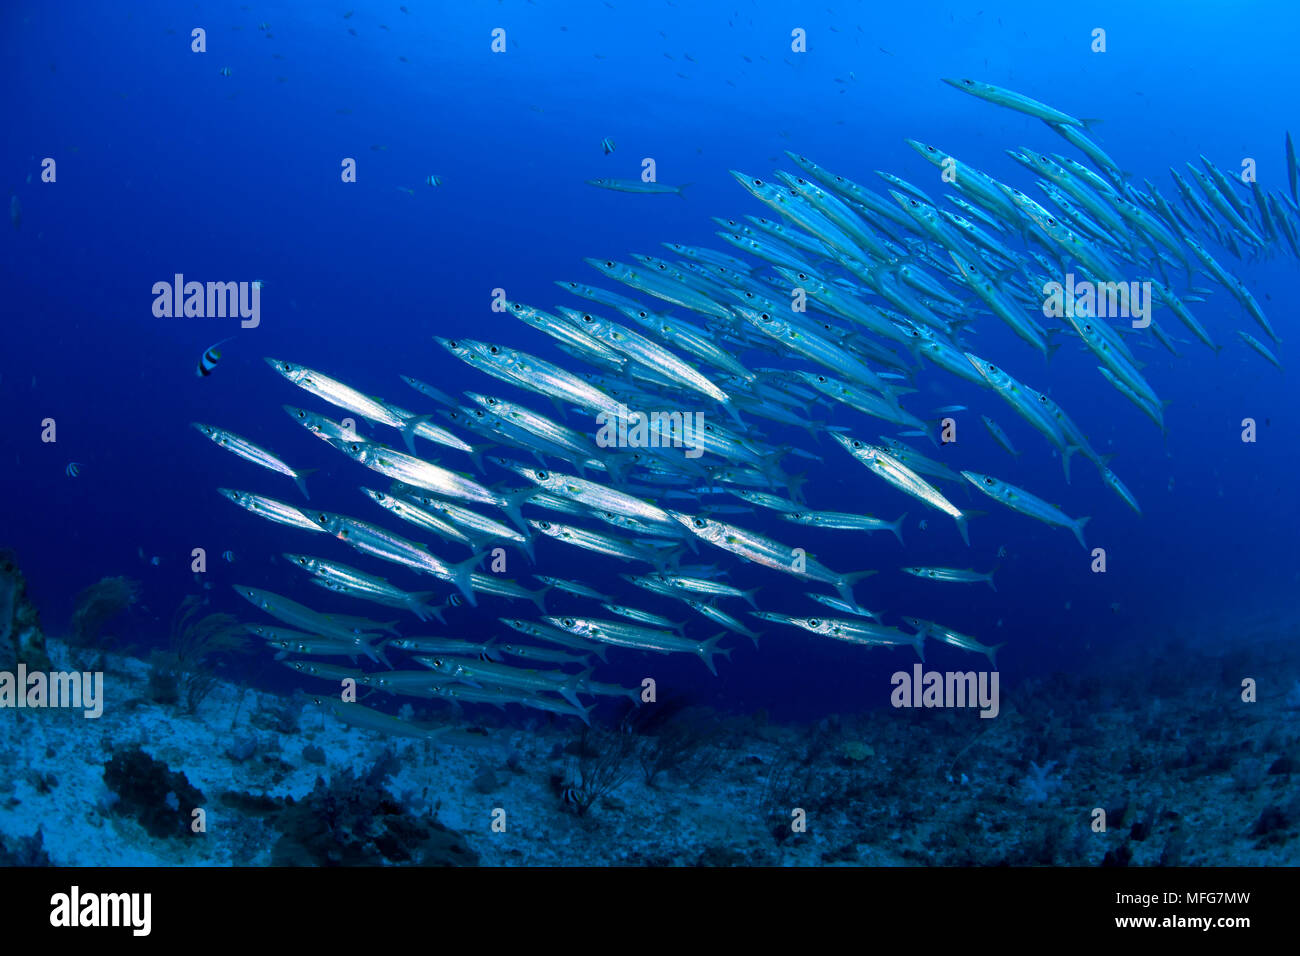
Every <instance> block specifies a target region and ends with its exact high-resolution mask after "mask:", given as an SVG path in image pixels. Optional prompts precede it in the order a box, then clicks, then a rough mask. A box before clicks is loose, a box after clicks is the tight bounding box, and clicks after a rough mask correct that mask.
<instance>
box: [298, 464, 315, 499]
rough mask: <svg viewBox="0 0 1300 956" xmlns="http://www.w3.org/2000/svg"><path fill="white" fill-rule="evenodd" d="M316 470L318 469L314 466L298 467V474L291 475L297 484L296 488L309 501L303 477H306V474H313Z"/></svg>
mask: <svg viewBox="0 0 1300 956" xmlns="http://www.w3.org/2000/svg"><path fill="white" fill-rule="evenodd" d="M317 471H318V469H316V468H300V469H298V474H296V475H294V476H293V483H294V484H295V485H297V486H298V490H299V491H301V492H302V496H303V498H305V499H306V500H308V501H311V495H309V494H307V482H306V481H305V480H304V479H306V477H307V476H308V475H314V474H315V473H316V472H317Z"/></svg>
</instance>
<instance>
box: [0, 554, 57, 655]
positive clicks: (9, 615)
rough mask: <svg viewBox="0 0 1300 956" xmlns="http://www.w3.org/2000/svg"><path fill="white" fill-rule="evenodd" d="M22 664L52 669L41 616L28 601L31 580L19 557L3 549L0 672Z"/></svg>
mask: <svg viewBox="0 0 1300 956" xmlns="http://www.w3.org/2000/svg"><path fill="white" fill-rule="evenodd" d="M20 661H21V662H22V663H24V664H26V665H27V666H28V667H29V668H31V669H33V670H48V669H49V666H50V659H49V656H48V655H47V654H46V653H45V633H44V631H42V630H41V618H40V614H39V613H38V612H37V610H36V606H35V605H34V604H32V602H31V601H29V600H28V599H27V580H26V579H25V578H24V577H23V572H22V571H21V570H19V568H18V557H17V555H15V554H14V553H13V552H12V551H10V550H8V549H5V548H0V669H6V670H7V669H11V668H12V667H14V666H15V665H16V664H17V663H18V662H20Z"/></svg>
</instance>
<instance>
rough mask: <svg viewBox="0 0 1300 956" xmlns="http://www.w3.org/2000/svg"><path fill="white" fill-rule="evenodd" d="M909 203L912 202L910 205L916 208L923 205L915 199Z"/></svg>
mask: <svg viewBox="0 0 1300 956" xmlns="http://www.w3.org/2000/svg"><path fill="white" fill-rule="evenodd" d="M908 202H910V203H911V204H912V206H913V207H916V206H920V205H921V204H920V203H919V202H917V201H916V200H915V199H909V200H908Z"/></svg>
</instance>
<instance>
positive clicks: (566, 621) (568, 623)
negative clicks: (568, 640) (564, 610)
mask: <svg viewBox="0 0 1300 956" xmlns="http://www.w3.org/2000/svg"><path fill="white" fill-rule="evenodd" d="M560 623H561V624H563V625H564V626H565V627H573V618H571V617H566V618H565V619H564V620H562V621H561V622H560Z"/></svg>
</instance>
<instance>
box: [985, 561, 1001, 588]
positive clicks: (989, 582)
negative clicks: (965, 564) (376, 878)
mask: <svg viewBox="0 0 1300 956" xmlns="http://www.w3.org/2000/svg"><path fill="white" fill-rule="evenodd" d="M1000 567H1002V565H1000V564H999V565H995V566H994V568H993V570H992V571H990V572H989V573H988V574H987V575H985V577H984V583H985V584H987V585H988V586H989V587H990V588H992V589H993V591H994V593H996V592H997V589H998V586H997V585H996V584H994V583H993V575H995V574H997V573H998V568H1000Z"/></svg>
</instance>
